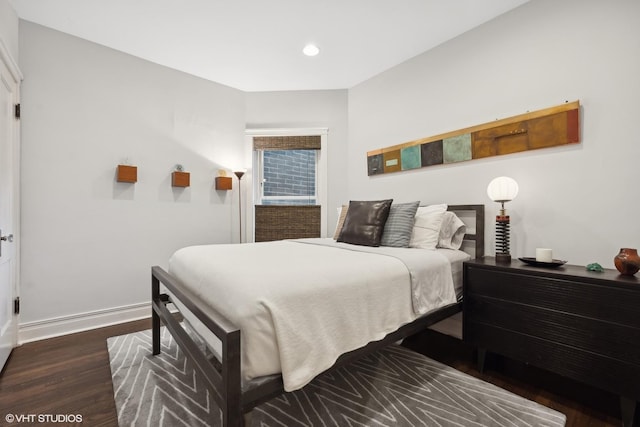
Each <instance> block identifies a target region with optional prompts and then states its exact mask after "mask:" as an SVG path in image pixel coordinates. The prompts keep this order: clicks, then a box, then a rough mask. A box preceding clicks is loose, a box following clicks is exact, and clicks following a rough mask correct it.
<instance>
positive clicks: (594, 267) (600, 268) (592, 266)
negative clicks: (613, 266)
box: [587, 262, 604, 273]
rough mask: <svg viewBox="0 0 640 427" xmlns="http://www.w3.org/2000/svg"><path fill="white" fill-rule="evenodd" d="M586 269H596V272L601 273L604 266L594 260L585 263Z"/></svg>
mask: <svg viewBox="0 0 640 427" xmlns="http://www.w3.org/2000/svg"><path fill="white" fill-rule="evenodd" d="M587 270H589V271H598V272H600V273H602V272H603V271H604V268H602V266H601V265H600V264H598V263H597V262H594V263H593V264H589V265H587Z"/></svg>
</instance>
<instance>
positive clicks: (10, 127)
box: [0, 57, 19, 369]
mask: <svg viewBox="0 0 640 427" xmlns="http://www.w3.org/2000/svg"><path fill="white" fill-rule="evenodd" d="M18 98H19V93H18V83H17V82H16V80H15V79H14V77H13V75H12V74H11V73H10V72H9V69H8V67H7V65H6V64H5V62H4V60H3V58H2V57H0V369H2V368H3V367H4V364H5V363H6V361H7V358H8V357H9V354H10V353H11V350H12V349H13V348H14V347H15V346H16V344H17V335H18V328H17V319H16V315H15V314H14V299H15V297H16V294H17V289H16V283H17V272H18V269H17V258H16V253H17V251H16V242H14V235H13V234H14V233H17V230H16V227H17V223H18V194H17V192H18V191H17V189H18V185H17V184H18V181H17V180H18V174H17V173H18V168H19V163H18V162H19V150H18V141H19V125H18V120H17V118H16V117H15V104H16V103H17V102H18Z"/></svg>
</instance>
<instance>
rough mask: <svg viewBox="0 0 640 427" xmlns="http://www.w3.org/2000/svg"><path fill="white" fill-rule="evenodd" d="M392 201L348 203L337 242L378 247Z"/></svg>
mask: <svg viewBox="0 0 640 427" xmlns="http://www.w3.org/2000/svg"><path fill="white" fill-rule="evenodd" d="M391 202H393V199H388V200H376V201H366V202H365V201H353V200H352V201H350V202H349V209H348V210H347V216H346V218H345V219H344V225H343V226H342V231H341V232H340V236H339V237H338V242H344V243H351V244H354V245H363V246H380V239H381V238H382V231H383V230H384V224H385V223H386V222H387V217H388V216H389V209H390V207H391Z"/></svg>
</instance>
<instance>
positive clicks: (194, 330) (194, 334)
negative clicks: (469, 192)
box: [152, 205, 484, 426]
mask: <svg viewBox="0 0 640 427" xmlns="http://www.w3.org/2000/svg"><path fill="white" fill-rule="evenodd" d="M448 210H449V211H452V212H455V213H456V215H457V217H458V218H459V219H461V220H462V221H463V222H464V223H465V225H466V226H467V233H466V234H464V243H463V245H462V247H461V249H462V250H463V251H464V252H466V253H468V254H469V256H471V257H475V258H477V257H482V256H483V255H484V206H483V205H452V206H449V207H448ZM348 221H349V220H348V219H347V222H348ZM338 228H340V227H338ZM470 230H475V232H471V231H470ZM338 240H340V239H338ZM345 241H346V240H345ZM265 245H269V246H265ZM421 251H422V250H421V249H416V250H412V249H409V250H397V249H396V248H369V247H367V246H361V245H359V244H358V245H351V244H349V243H345V242H344V241H343V242H340V241H338V242H334V241H332V239H301V240H296V241H280V242H270V243H268V244H264V243H256V244H243V245H208V246H203V247H191V248H184V249H182V250H180V251H177V252H176V254H174V256H173V257H172V259H171V260H170V263H169V264H170V265H169V271H170V272H167V271H165V270H164V269H162V268H160V267H158V266H155V267H152V329H153V334H152V335H153V354H154V355H155V354H159V353H160V327H161V324H162V323H164V324H165V325H166V327H167V329H168V330H169V331H170V333H171V334H172V336H173V337H174V339H175V340H176V342H177V343H178V345H179V346H180V348H181V350H182V351H183V352H184V353H185V355H186V357H188V358H189V359H190V360H191V361H192V362H193V364H194V366H195V369H196V371H197V372H198V373H199V374H200V375H201V377H202V378H203V379H204V381H205V382H206V384H207V386H208V388H209V389H210V391H211V396H212V397H213V398H214V400H215V401H216V402H217V403H218V405H219V406H220V408H221V409H222V421H223V425H225V426H241V425H243V424H244V423H245V421H246V420H247V418H248V416H249V415H250V412H251V410H252V408H254V407H255V406H257V405H259V404H260V403H262V402H264V401H266V400H269V399H271V398H273V397H275V396H278V395H280V394H281V393H283V392H285V391H290V390H294V389H297V388H300V387H302V386H304V384H306V383H307V382H309V381H311V380H312V379H313V377H315V376H316V375H317V374H318V373H320V372H324V371H326V370H330V369H335V368H336V367H339V366H342V365H344V364H346V363H349V362H350V361H352V360H355V359H357V358H359V357H362V356H363V355H365V354H368V353H370V352H373V351H375V350H377V349H379V348H381V347H383V346H385V345H388V344H390V343H393V342H396V341H398V340H400V339H402V338H405V337H407V336H410V335H412V334H414V333H417V332H419V331H421V330H423V329H425V328H427V327H429V326H430V325H432V324H434V323H436V322H439V321H441V320H443V319H445V318H448V317H449V316H452V315H453V314H455V313H457V312H459V311H460V310H461V303H460V300H459V293H458V291H459V288H460V285H461V276H459V277H458V278H457V280H454V278H455V276H456V274H455V271H459V270H460V269H459V268H456V269H455V271H454V274H452V270H451V269H452V266H454V265H457V266H458V267H460V266H461V265H462V261H463V260H464V259H467V258H468V257H467V258H460V257H459V256H456V255H455V252H456V251H448V252H447V250H445V252H447V254H448V255H447V256H448V257H447V256H442V255H440V254H438V253H436V252H438V251H422V252H425V254H424V256H427V258H423V254H422V253H421ZM427 252H431V253H432V254H433V255H432V254H429V253H427ZM237 256H241V257H242V258H241V259H240V261H237V258H234V257H237ZM283 257H285V258H287V259H288V262H289V264H290V267H291V270H289V271H286V274H279V273H278V272H277V271H275V270H274V271H271V272H270V274H267V275H266V276H265V274H264V271H267V270H268V266H269V265H270V263H273V262H274V260H277V259H279V258H283ZM429 257H432V258H433V263H434V267H433V268H429V269H425V274H427V275H426V276H424V275H423V273H422V271H421V269H422V267H421V264H427V263H431V262H432V261H429V259H430V258H429ZM445 258H446V262H445V264H446V265H445V264H443V262H442V259H445ZM247 259H251V260H252V261H250V262H252V263H253V264H254V265H253V267H256V266H257V267H259V268H252V269H246V268H243V266H244V264H245V263H246V262H247ZM230 260H236V263H237V264H236V265H237V266H236V267H234V268H235V269H234V268H230V269H229V268H227V269H226V271H225V269H223V268H220V267H219V266H223V265H226V266H230V265H231V264H232V263H231V261H230ZM319 264H330V265H331V268H329V269H326V268H325V270H319V269H317V268H316V266H317V265H319ZM342 264H344V265H342ZM350 266H352V268H355V269H356V270H355V271H357V272H358V276H355V275H354V274H347V273H348V272H349V270H343V268H344V269H347V268H350ZM256 271H258V272H260V273H255V272H256ZM400 271H402V272H403V273H400ZM434 271H435V273H434ZM443 272H445V273H446V274H443ZM447 275H448V276H449V277H448V278H445V279H443V283H451V285H452V287H451V289H455V291H450V290H448V289H449V288H448V286H449V285H446V286H445V287H444V288H442V289H444V290H442V291H440V290H437V291H434V290H433V289H432V288H431V287H429V286H426V285H425V283H428V282H429V281H430V280H433V281H434V282H435V281H436V280H435V279H436V278H438V280H440V279H439V277H440V276H447ZM318 276H323V278H322V280H320V279H318ZM324 276H326V277H324ZM405 276H407V277H408V278H409V279H408V280H407V279H406V278H405ZM292 278H293V281H294V282H295V283H296V284H297V286H295V287H293V288H294V289H295V291H293V292H292V291H291V290H290V289H291V288H292V285H291V284H288V285H286V286H285V285H283V284H282V283H283V282H284V281H285V280H289V279H292ZM345 280H346V281H345ZM395 281H398V283H401V284H399V285H397V286H403V288H398V289H399V290H396V288H397V287H396V284H395ZM454 281H455V282H457V286H453V282H454ZM405 282H406V284H405ZM387 284H388V286H387ZM392 285H393V286H392ZM161 287H162V292H161ZM260 287H262V289H261V290H258V291H257V292H259V293H260V299H259V300H258V301H256V302H252V303H251V304H249V303H247V304H246V305H245V303H244V302H243V301H244V299H245V298H244V297H245V295H246V294H247V293H248V292H249V291H251V292H254V289H253V288H260ZM285 288H286V289H287V291H286V292H285V291H284V290H283V289H285ZM347 288H348V289H349V293H346V292H347V291H346V290H345V289H347ZM436 289H439V288H436ZM407 290H410V295H411V297H410V298H407V296H406V293H407ZM394 292H395V293H396V294H397V295H396V294H394ZM427 296H428V298H427ZM362 299H366V301H364V302H363V303H362V304H360V303H359V301H361V300H362ZM307 300H312V301H313V304H312V305H313V309H310V308H309V306H308V305H305V301H307ZM434 301H435V302H434ZM169 304H171V306H170V308H171V309H170V308H169V307H167V306H168V305H169ZM365 305H366V306H367V307H368V308H367V309H366V310H364V309H361V306H365ZM316 306H326V307H325V309H326V310H329V311H323V312H321V313H320V312H318V313H316V312H315V307H316ZM330 310H334V311H333V312H332V311H330ZM347 314H348V317H342V316H346V315H347ZM361 318H366V319H364V320H363V319H361ZM179 319H180V320H179ZM372 322H373V326H372ZM185 324H187V325H189V327H187V328H185V326H184V325H185ZM337 327H339V328H340V333H338V334H337V333H335V330H336V328H337ZM343 329H346V330H343ZM303 330H304V331H307V332H305V333H302V332H298V331H303ZM241 331H242V333H241ZM332 331H333V332H332ZM214 340H215V341H216V342H215V343H212V341H214ZM274 343H275V344H274ZM294 349H295V350H294Z"/></svg>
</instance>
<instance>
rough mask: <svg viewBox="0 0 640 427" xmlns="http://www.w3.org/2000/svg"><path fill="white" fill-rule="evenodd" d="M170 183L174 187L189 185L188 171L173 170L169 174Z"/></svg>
mask: <svg viewBox="0 0 640 427" xmlns="http://www.w3.org/2000/svg"><path fill="white" fill-rule="evenodd" d="M171 185H172V186H174V187H188V186H189V172H179V171H175V172H173V173H172V174H171Z"/></svg>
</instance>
